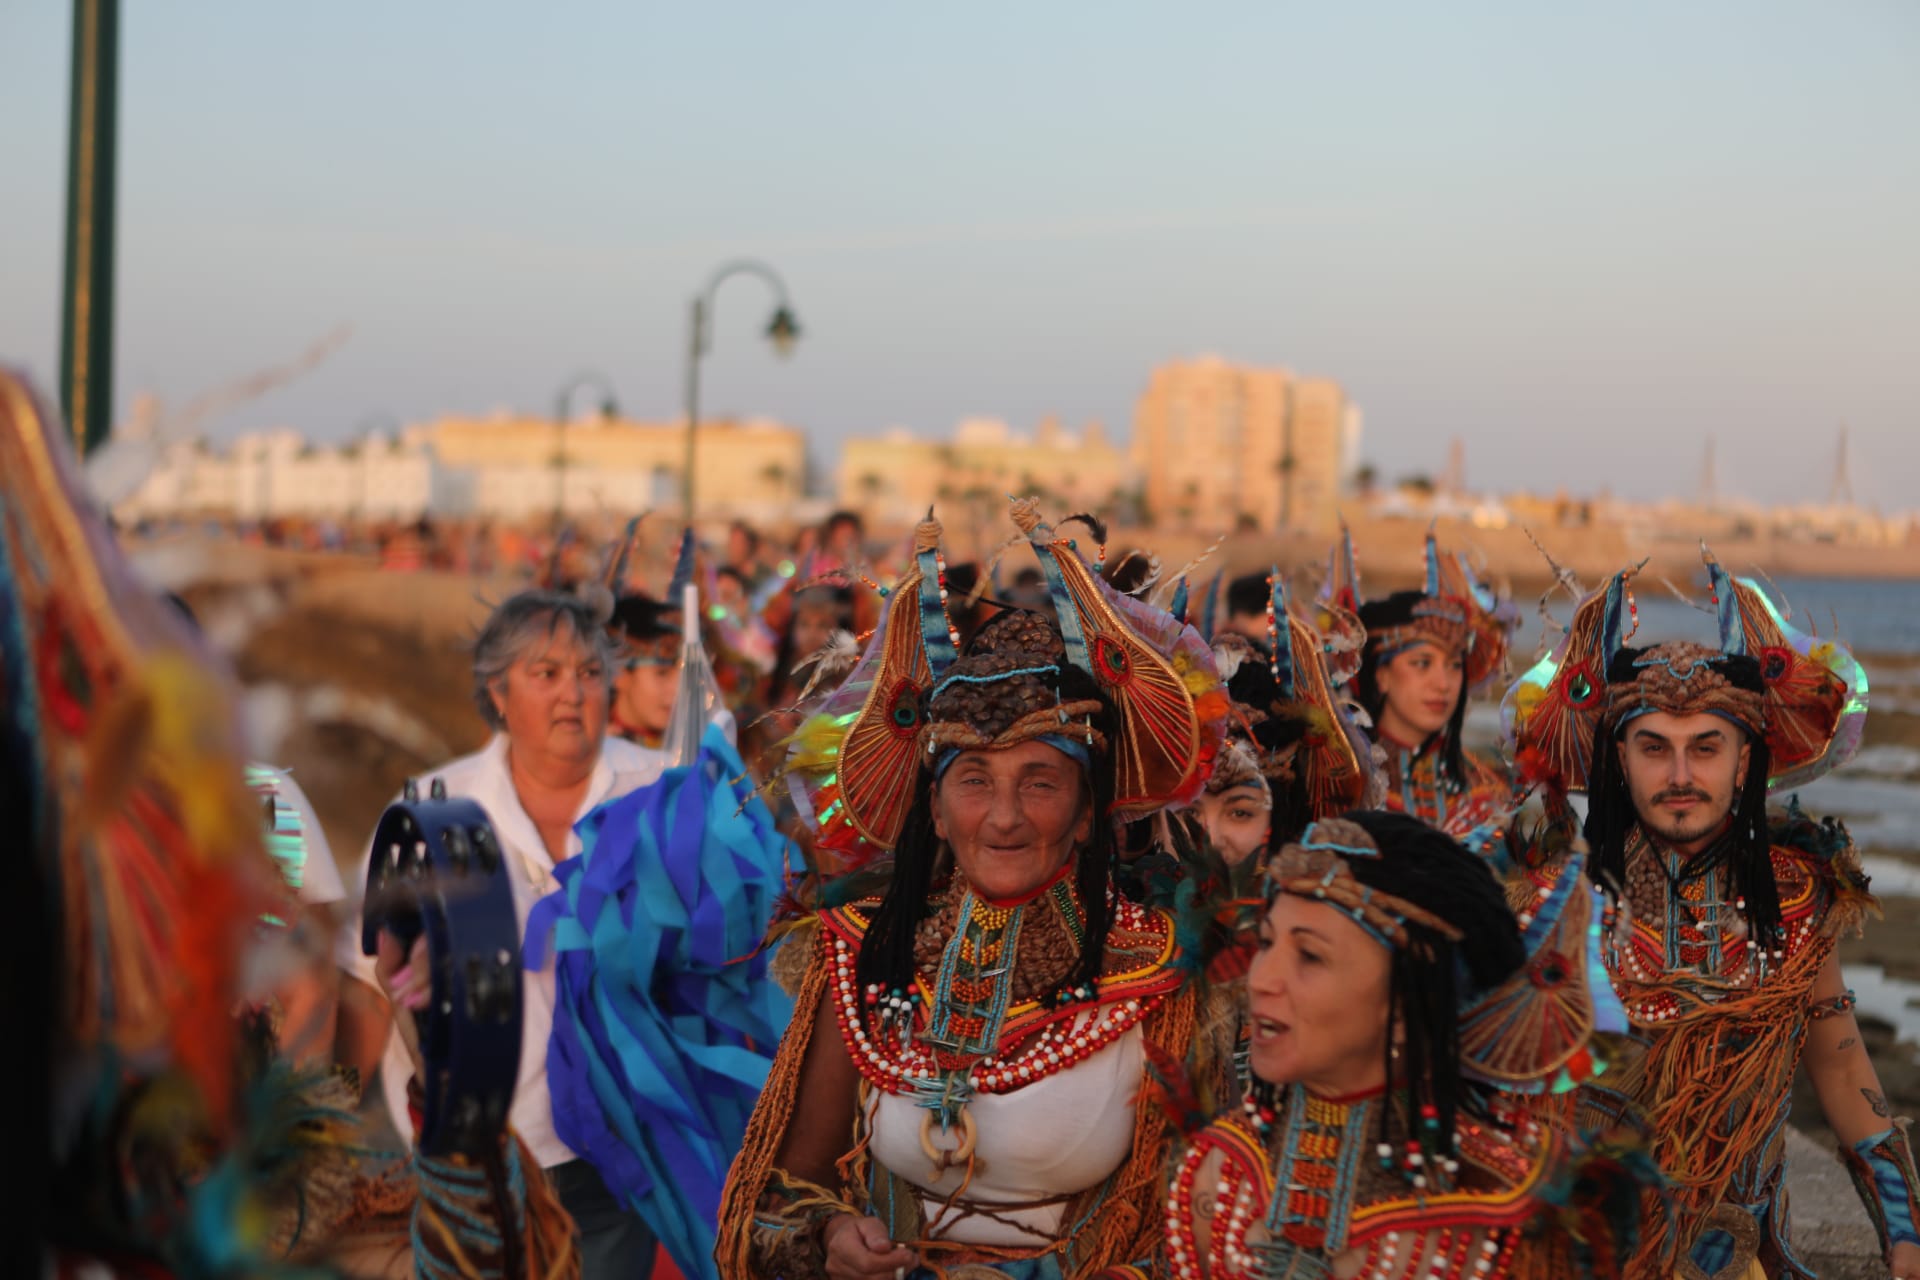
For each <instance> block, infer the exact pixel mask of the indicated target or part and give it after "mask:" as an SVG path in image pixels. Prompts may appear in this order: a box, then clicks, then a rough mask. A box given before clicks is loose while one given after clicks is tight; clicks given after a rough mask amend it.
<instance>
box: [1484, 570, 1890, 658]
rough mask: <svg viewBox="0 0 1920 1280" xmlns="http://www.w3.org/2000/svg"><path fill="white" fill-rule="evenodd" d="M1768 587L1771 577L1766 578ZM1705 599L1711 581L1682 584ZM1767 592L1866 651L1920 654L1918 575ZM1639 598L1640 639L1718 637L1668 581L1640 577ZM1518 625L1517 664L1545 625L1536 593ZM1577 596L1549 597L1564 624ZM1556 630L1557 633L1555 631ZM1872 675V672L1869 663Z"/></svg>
mask: <svg viewBox="0 0 1920 1280" xmlns="http://www.w3.org/2000/svg"><path fill="white" fill-rule="evenodd" d="M1727 567H1728V569H1729V570H1731V571H1732V572H1734V573H1746V572H1747V570H1746V569H1745V567H1744V566H1740V565H1728V566H1727ZM1760 583H1761V586H1762V587H1768V586H1769V584H1768V583H1767V581H1766V579H1760ZM1676 585H1678V586H1680V587H1682V588H1683V589H1685V590H1687V591H1688V593H1689V595H1690V596H1691V597H1692V598H1694V599H1695V600H1697V601H1698V602H1699V604H1700V605H1702V606H1706V605H1708V600H1707V593H1706V588H1705V587H1704V586H1702V585H1698V584H1694V583H1685V582H1682V583H1677V584H1676ZM1767 594H1768V595H1770V596H1771V597H1773V600H1774V602H1775V604H1780V605H1783V609H1782V611H1783V612H1790V616H1791V620H1792V622H1793V624H1794V625H1795V626H1797V627H1799V628H1801V629H1802V630H1812V631H1815V632H1817V633H1818V634H1819V635H1821V636H1825V637H1832V636H1835V635H1837V636H1838V637H1839V638H1840V639H1841V640H1842V641H1844V642H1845V643H1846V644H1847V645H1848V647H1850V648H1851V649H1853V651H1854V652H1855V653H1858V654H1863V655H1881V656H1885V655H1900V656H1907V655H1914V656H1920V581H1916V580H1913V579H1905V578H1903V579H1897V580H1881V579H1871V578H1779V579H1776V580H1774V581H1773V582H1772V584H1771V587H1770V588H1769V590H1768V592H1767ZM1633 596H1634V600H1635V602H1636V603H1637V604H1638V605H1639V608H1640V634H1639V635H1638V636H1637V637H1635V641H1634V642H1635V643H1636V644H1648V643H1658V642H1660V641H1662V640H1699V641H1703V642H1711V641H1713V640H1714V639H1715V622H1714V616H1713V614H1712V613H1711V612H1709V611H1708V610H1707V609H1706V608H1696V607H1694V606H1691V605H1688V604H1684V603H1682V602H1681V601H1680V600H1679V599H1677V598H1675V596H1674V594H1673V593H1672V592H1671V591H1669V590H1668V589H1667V587H1666V584H1665V583H1663V582H1661V581H1660V580H1659V579H1656V578H1641V579H1637V580H1636V582H1635V584H1634V592H1633ZM1519 603H1520V608H1521V614H1522V617H1521V624H1520V632H1519V634H1518V636H1517V637H1516V638H1515V641H1514V648H1513V652H1514V665H1515V667H1516V668H1518V667H1521V666H1523V665H1525V663H1526V661H1528V660H1530V658H1531V655H1533V654H1534V653H1535V652H1536V651H1537V649H1538V647H1539V643H1540V637H1541V634H1542V626H1541V622H1540V614H1539V611H1538V609H1537V608H1535V607H1534V606H1535V604H1536V603H1537V597H1536V598H1535V599H1533V600H1528V599H1524V598H1523V599H1522V600H1521V601H1520V602H1519ZM1573 605H1574V601H1573V600H1571V599H1570V598H1569V597H1568V596H1567V594H1566V593H1565V592H1555V593H1554V595H1553V596H1552V598H1551V599H1550V600H1549V601H1548V602H1547V609H1548V612H1549V613H1551V614H1552V615H1553V617H1554V619H1555V620H1556V621H1558V622H1559V623H1561V624H1565V622H1566V621H1567V619H1568V617H1569V616H1571V614H1572V613H1573ZM1548 634H1549V635H1553V636H1557V635H1558V632H1549V633H1548ZM1868 675H1869V676H1871V675H1872V670H1871V668H1869V670H1868Z"/></svg>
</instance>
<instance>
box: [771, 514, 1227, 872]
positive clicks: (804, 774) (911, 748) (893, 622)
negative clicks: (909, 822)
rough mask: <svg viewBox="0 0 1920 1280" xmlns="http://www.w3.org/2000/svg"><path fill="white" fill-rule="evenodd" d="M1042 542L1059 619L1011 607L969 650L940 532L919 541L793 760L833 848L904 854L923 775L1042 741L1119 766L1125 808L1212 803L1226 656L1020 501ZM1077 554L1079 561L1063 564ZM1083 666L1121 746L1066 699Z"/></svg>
mask: <svg viewBox="0 0 1920 1280" xmlns="http://www.w3.org/2000/svg"><path fill="white" fill-rule="evenodd" d="M1015 522H1016V524H1019V525H1020V528H1021V529H1022V531H1023V532H1025V533H1027V535H1028V536H1029V538H1030V539H1031V540H1033V541H1034V544H1035V551H1036V553H1037V554H1038V555H1039V557H1040V562H1041V567H1042V569H1043V571H1044V573H1045V575H1046V578H1047V584H1048V590H1049V594H1050V596H1051V597H1052V600H1053V603H1054V605H1055V609H1056V613H1057V615H1058V618H1059V624H1058V626H1057V627H1056V626H1055V625H1054V624H1053V623H1051V622H1049V621H1048V620H1047V619H1045V618H1044V617H1042V616H1041V615H1038V614H1033V613H1027V612H1021V611H1011V612H1009V613H1006V614H1003V615H1001V616H999V617H996V618H995V619H994V620H993V621H992V622H991V623H989V624H988V625H987V626H986V627H985V628H983V629H982V630H981V632H980V634H979V635H978V636H976V637H975V638H974V640H973V641H972V643H971V644H970V645H969V647H968V650H967V653H966V654H965V655H964V656H962V655H960V654H959V653H958V636H957V635H956V633H955V632H954V630H953V627H952V624H951V622H950V620H949V619H948V617H947V613H946V596H947V588H946V582H945V561H944V559H943V558H942V556H941V554H940V535H941V529H940V525H939V523H938V522H937V521H935V520H933V519H931V518H929V519H928V520H926V521H925V522H923V523H922V524H921V525H920V526H919V527H918V528H917V529H916V530H915V533H914V559H913V562H912V563H911V564H910V565H909V566H908V568H907V570H906V572H905V573H904V574H903V575H902V577H901V578H900V581H899V582H898V583H897V584H896V585H895V586H894V588H893V589H892V591H891V592H888V593H887V594H886V600H885V609H884V612H883V616H882V618H881V620H880V623H879V626H878V628H877V630H876V631H875V633H874V636H873V639H872V641H871V642H870V643H869V645H868V646H867V649H866V651H865V653H864V654H863V655H862V657H861V658H860V661H859V662H858V664H857V665H856V666H855V667H854V669H853V672H852V674H851V675H850V676H849V677H848V679H847V680H846V682H845V683H844V684H842V685H841V686H840V687H839V688H837V689H835V690H833V691H832V692H831V693H829V694H827V695H826V696H825V697H824V698H823V699H822V700H821V701H820V703H819V704H818V705H817V706H816V707H814V708H812V709H810V711H809V714H808V716H807V719H806V720H805V722H803V724H802V726H801V728H800V730H799V732H797V733H796V734H795V735H794V736H793V738H792V739H790V740H789V749H788V755H787V759H786V762H785V766H784V772H785V776H786V778H787V781H788V786H789V788H790V790H791V791H792V792H793V794H794V796H795V799H796V803H797V804H798V805H799V807H800V809H801V812H802V813H803V814H804V815H807V816H809V817H810V818H811V819H812V820H813V821H814V822H816V823H817V824H818V827H819V842H820V844H821V846H822V847H823V848H825V849H828V850H832V851H835V852H838V853H839V854H841V855H842V856H843V857H847V858H849V859H851V860H854V861H861V860H864V858H865V857H867V856H870V855H871V854H872V853H873V852H876V851H878V850H882V849H890V848H891V847H892V846H893V843H894V841H895V840H896V839H897V837H898V836H899V833H900V827H901V824H902V823H903V822H904V821H905V819H906V814H907V811H908V809H909V808H910V807H911V805H912V803H913V800H914V797H915V794H916V791H917V787H918V770H919V769H920V767H921V766H922V765H923V764H925V765H927V766H929V767H937V766H938V764H939V762H940V759H941V757H942V755H943V753H944V752H946V751H950V750H962V749H969V748H985V749H995V748H1004V747H1009V746H1013V745H1015V744H1017V743H1020V742H1025V741H1028V740H1031V739H1033V738H1036V737H1049V738H1055V739H1058V740H1059V742H1058V745H1060V746H1062V748H1063V749H1066V750H1069V751H1070V753H1072V752H1074V751H1078V752H1079V753H1081V754H1086V753H1091V752H1100V751H1105V752H1106V753H1107V754H1108V755H1109V756H1110V758H1111V759H1112V761H1113V768H1114V775H1115V801H1114V805H1113V814H1114V816H1116V817H1119V818H1130V817H1138V816H1141V815H1144V814H1146V813H1150V812H1152V811H1154V810H1156V809H1159V808H1162V807H1165V806H1168V805H1173V804H1180V803H1184V802H1186V801H1188V800H1191V799H1192V798H1193V797H1194V796H1195V795H1197V794H1198V793H1199V790H1200V787H1201V785H1202V784H1203V782H1204V781H1205V778H1206V774H1207V771H1208V769H1209V768H1210V767H1211V765H1212V761H1213V757H1214V755H1215V754H1216V753H1217V752H1218V750H1219V746H1220V742H1221V739H1222V738H1223V737H1224V735H1225V732H1226V711H1227V700H1226V694H1225V692H1224V691H1223V690H1222V689H1221V688H1220V681H1219V677H1218V674H1217V672H1216V671H1215V668H1214V664H1213V655H1212V653H1211V651H1210V650H1208V648H1207V646H1206V644H1205V643H1204V642H1203V641H1202V640H1201V639H1200V637H1199V635H1198V634H1197V633H1196V632H1194V630H1193V629H1192V628H1191V627H1187V626H1185V625H1183V624H1181V623H1179V622H1177V621H1176V620H1174V618H1173V617H1172V616H1171V615H1169V614H1166V613H1165V612H1163V611H1161V610H1158V609H1155V608H1153V607H1151V606H1149V605H1147V604H1144V603H1142V602H1140V601H1138V600H1132V599H1129V598H1127V597H1124V596H1121V595H1119V594H1118V593H1117V592H1114V591H1113V590H1112V589H1111V588H1109V587H1107V586H1106V584H1104V583H1102V582H1101V581H1100V580H1099V579H1098V578H1096V577H1095V576H1094V575H1093V573H1092V572H1091V571H1090V570H1089V568H1088V567H1087V565H1086V564H1085V563H1084V562H1083V561H1082V560H1081V559H1080V558H1079V556H1078V554H1077V553H1076V552H1075V550H1074V548H1073V547H1072V545H1071V543H1069V542H1064V541H1062V542H1058V543H1056V542H1054V541H1053V540H1052V539H1051V536H1050V531H1048V530H1047V529H1046V526H1044V525H1043V524H1041V523H1040V519H1039V515H1038V511H1037V509H1036V508H1035V505H1034V504H1032V503H1030V502H1028V503H1016V504H1015ZM1062 552H1064V554H1061V553H1062ZM1069 667H1072V668H1077V669H1078V670H1079V671H1081V672H1083V673H1084V674H1085V675H1087V676H1090V677H1091V678H1092V682H1093V684H1094V685H1096V686H1097V687H1098V688H1099V690H1100V691H1101V693H1103V694H1104V695H1105V696H1106V698H1107V699H1108V701H1110V702H1111V703H1112V704H1113V706H1114V709H1115V711H1116V713H1117V714H1116V716H1115V717H1114V720H1113V727H1112V737H1111V740H1109V735H1108V733H1107V731H1106V730H1103V729H1102V728H1100V727H1098V726H1097V725H1095V724H1094V723H1093V721H1094V720H1095V718H1096V713H1097V712H1099V711H1100V710H1101V707H1100V703H1099V701H1098V700H1097V699H1095V698H1089V697H1085V696H1079V697H1075V696H1072V694H1071V691H1069V692H1068V693H1066V694H1063V693H1062V682H1061V675H1062V673H1063V672H1064V671H1065V670H1066V669H1067V668H1069Z"/></svg>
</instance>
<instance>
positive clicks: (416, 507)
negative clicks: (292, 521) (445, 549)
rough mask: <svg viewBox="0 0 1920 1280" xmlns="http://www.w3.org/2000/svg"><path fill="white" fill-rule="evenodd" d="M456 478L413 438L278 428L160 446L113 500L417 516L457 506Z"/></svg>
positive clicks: (124, 504) (177, 508)
mask: <svg viewBox="0 0 1920 1280" xmlns="http://www.w3.org/2000/svg"><path fill="white" fill-rule="evenodd" d="M461 487H462V486H461V484H460V477H458V476H457V475H453V474H450V473H449V472H448V471H447V470H446V469H445V468H443V467H441V466H439V465H438V463H437V462H436V460H435V459H434V458H433V456H432V455H431V454H430V453H428V452H427V451H426V450H425V449H423V448H421V447H420V446H419V445H417V444H412V443H407V442H403V441H399V440H391V439H388V438H386V437H383V436H378V435H375V436H370V437H367V438H366V439H364V440H361V441H358V442H356V443H354V444H351V445H347V446H344V447H340V448H320V447H317V446H314V445H311V444H308V443H307V441H306V440H305V439H304V438H303V437H302V436H301V435H300V434H299V433H298V432H296V431H291V430H287V429H284V428H283V429H280V430H277V431H266V432H260V433H258V434H254V435H248V436H243V437H241V438H240V439H239V440H237V441H235V442H234V444H233V446H232V447H231V448H229V449H227V450H226V451H224V452H216V451H214V450H212V449H210V448H208V447H207V446H206V445H204V444H202V443H200V442H197V441H195V442H188V443H176V444H172V445H168V446H165V447H164V448H162V449H161V450H160V451H159V453H158V454H157V460H156V463H155V465H154V467H153V469H152V470H151V471H150V472H149V473H148V474H147V477H146V479H145V481H144V482H143V483H142V484H141V485H140V486H139V488H137V489H136V490H135V491H134V492H133V494H132V495H131V496H129V497H127V498H126V499H124V500H122V501H120V502H118V503H116V504H115V506H114V513H115V515H117V516H119V517H120V518H121V519H123V520H140V519H146V518H165V517H169V516H177V515H211V516H223V517H228V518H232V519H236V520H272V519H279V518H284V517H289V516H293V517H317V516H351V517H358V518H365V519H370V520H417V519H419V518H420V517H421V516H424V515H428V514H431V513H435V512H437V511H439V510H441V509H443V508H445V507H446V506H448V505H458V504H457V495H458V494H459V492H460V491H461Z"/></svg>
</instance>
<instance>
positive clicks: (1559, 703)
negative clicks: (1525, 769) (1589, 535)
mask: <svg viewBox="0 0 1920 1280" xmlns="http://www.w3.org/2000/svg"><path fill="white" fill-rule="evenodd" d="M1701 557H1702V559H1703V560H1704V561H1705V562H1706V566H1707V575H1708V579H1709V582H1710V584H1711V591H1712V600H1713V604H1714V608H1715V614H1716V617H1717V619H1718V623H1719V631H1720V645H1719V648H1717V649H1715V648H1710V647H1708V646H1706V645H1700V644H1692V643H1686V642H1671V643H1667V644H1661V645H1656V646H1654V647H1652V648H1647V649H1630V648H1628V647H1627V645H1626V641H1627V640H1628V639H1630V638H1631V636H1632V633H1633V628H1636V627H1637V611H1636V610H1635V608H1634V606H1633V597H1632V594H1631V592H1630V591H1629V590H1628V589H1627V582H1628V579H1629V577H1630V576H1631V571H1623V572H1621V573H1618V574H1615V575H1614V577H1613V578H1612V579H1611V580H1610V581H1609V582H1608V584H1607V586H1606V588H1605V589H1603V590H1602V591H1598V592H1595V593H1594V594H1593V595H1590V596H1588V597H1587V598H1586V599H1585V600H1583V601H1582V602H1581V603H1580V605H1579V607H1578V608H1577V609H1576V610H1575V611H1574V616H1573V621H1572V622H1571V623H1570V624H1569V625H1568V627H1567V631H1566V634H1565V635H1564V636H1563V637H1562V638H1561V640H1560V642H1559V643H1558V644H1556V645H1555V646H1554V649H1553V651H1552V652H1551V653H1550V654H1549V655H1548V656H1547V657H1545V658H1543V659H1541V660H1540V661H1539V662H1538V663H1536V664H1535V665H1534V667H1533V668H1532V669H1531V670H1529V671H1528V672H1527V673H1526V674H1525V675H1523V676H1522V677H1521V678H1520V679H1519V680H1518V681H1516V682H1515V683H1514V685H1513V687H1512V688H1511V689H1509V690H1508V691H1507V696H1506V698H1505V699H1504V700H1503V701H1502V703H1501V716H1502V720H1503V721H1504V723H1505V725H1506V730H1507V734H1508V737H1509V740H1510V741H1511V742H1512V743H1513V744H1514V745H1515V746H1516V748H1517V749H1518V750H1519V751H1521V752H1525V753H1529V755H1530V757H1531V759H1532V760H1533V762H1534V767H1536V768H1537V769H1538V770H1539V771H1540V772H1541V773H1542V774H1543V775H1544V776H1547V777H1551V778H1555V779H1558V780H1559V782H1560V783H1561V784H1562V785H1564V786H1565V787H1566V789H1568V790H1570V791H1579V790H1584V789H1585V788H1586V785H1587V782H1588V778H1589V776H1590V774H1591V772H1592V768H1593V763H1594V762H1593V760H1592V759H1591V752H1592V749H1593V743H1594V740H1595V737H1594V735H1595V732H1596V730H1597V729H1598V728H1599V727H1600V726H1601V725H1602V723H1603V722H1604V724H1605V725H1606V726H1608V727H1609V728H1610V729H1617V728H1619V727H1620V726H1621V725H1623V724H1625V723H1627V722H1628V721H1630V720H1631V719H1632V718H1633V717H1635V716H1637V715H1640V714H1643V713H1645V712H1648V711H1664V712H1668V713H1670V714H1673V715H1693V714H1697V713H1701V712H1711V713H1714V714H1717V715H1721V716H1724V717H1725V718H1727V719H1728V720H1730V721H1733V722H1734V723H1736V724H1738V725H1740V726H1741V727H1742V728H1744V729H1746V730H1747V732H1748V733H1749V734H1751V735H1752V736H1753V737H1754V738H1756V739H1758V740H1761V741H1763V742H1765V744H1766V747H1767V755H1768V769H1769V772H1768V778H1767V787H1768V789H1769V790H1771V791H1777V790H1780V789H1782V788H1786V787H1796V786H1801V785H1803V784H1805V783H1807V782H1810V781H1812V780H1813V779H1815V778H1818V777H1820V776H1821V775H1822V774H1824V773H1826V772H1827V771H1828V770H1830V769H1833V768H1834V767H1836V766H1838V765H1840V764H1842V763H1844V762H1845V761H1846V760H1847V759H1849V758H1850V757H1851V756H1852V755H1853V753H1854V751H1855V750H1857V749H1858V747H1859V745H1860V735H1861V733H1862V731H1863V729H1864V722H1865V719H1866V712H1867V677H1866V672H1865V671H1864V670H1862V668H1861V666H1860V664H1859V663H1858V662H1856V661H1855V660H1854V658H1853V655H1852V654H1851V653H1850V652H1848V651H1847V649H1846V648H1845V647H1844V646H1843V645H1841V644H1840V643H1839V642H1838V641H1836V640H1821V639H1819V638H1818V637H1816V636H1812V635H1808V634H1806V633H1803V632H1801V631H1799V630H1798V629H1796V628H1795V627H1793V626H1792V625H1791V624H1790V623H1789V622H1788V620H1787V617H1786V616H1785V615H1784V614H1783V613H1782V612H1781V611H1780V610H1779V609H1778V608H1776V607H1775V605H1774V604H1773V602H1772V601H1771V600H1770V599H1769V598H1768V597H1767V594H1766V592H1765V591H1764V590H1762V589H1761V587H1760V585H1759V584H1758V583H1757V582H1755V581H1753V580H1752V579H1750V578H1735V577H1733V576H1731V575H1729V574H1728V573H1727V572H1726V570H1725V569H1723V568H1722V567H1721V566H1720V562H1719V561H1718V560H1716V559H1714V557H1713V553H1712V552H1711V551H1709V550H1707V548H1706V547H1705V546H1704V545H1702V547H1701ZM1627 624H1631V626H1628V625H1627Z"/></svg>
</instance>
